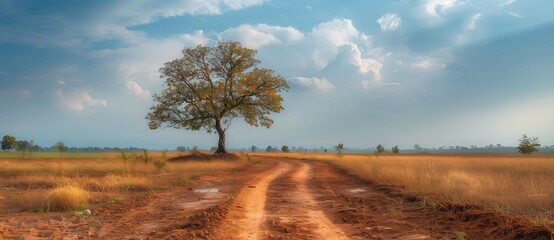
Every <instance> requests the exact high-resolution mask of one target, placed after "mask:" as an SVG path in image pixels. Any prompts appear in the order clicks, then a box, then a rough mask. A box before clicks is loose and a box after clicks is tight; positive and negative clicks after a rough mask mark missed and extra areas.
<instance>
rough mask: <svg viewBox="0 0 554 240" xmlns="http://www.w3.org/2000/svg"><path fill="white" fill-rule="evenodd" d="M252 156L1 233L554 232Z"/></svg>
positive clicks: (548, 235)
mask: <svg viewBox="0 0 554 240" xmlns="http://www.w3.org/2000/svg"><path fill="white" fill-rule="evenodd" d="M254 160H256V161H257V160H259V163H258V164H253V165H252V166H250V167H248V168H246V169H241V170H237V171H231V172H222V173H217V174H211V175H205V176H201V177H198V178H197V179H194V181H193V182H192V183H191V184H189V185H187V186H185V187H176V188H174V189H170V190H168V191H166V192H161V193H152V194H145V195H144V196H139V197H136V198H133V199H129V200H126V201H121V202H118V203H115V204H110V205H106V206H103V207H101V208H98V209H93V213H94V214H93V216H92V217H90V218H76V217H72V216H63V215H62V217H61V219H59V216H57V215H55V214H51V215H44V216H42V217H41V218H42V219H38V220H37V219H36V217H35V218H31V217H29V216H26V215H20V216H11V218H10V219H8V220H5V219H4V218H0V238H1V239H11V238H14V239H16V238H20V239H26V238H29V239H401V240H410V239H414V240H415V239H552V232H551V231H550V230H548V229H546V228H545V227H543V226H533V225H531V224H530V222H529V221H528V220H526V219H523V218H521V217H514V216H509V215H505V214H502V213H497V212H493V211H489V210H485V209H483V208H482V207H480V206H476V205H470V204H453V203H448V202H444V201H441V200H440V198H439V197H435V196H434V195H431V194H414V193H410V192H408V191H406V190H404V189H402V188H400V187H397V186H388V185H382V184H378V183H374V182H368V181H364V180H361V179H359V178H358V177H357V176H355V175H353V174H351V173H349V172H347V171H345V170H341V169H338V168H336V167H334V166H332V165H330V164H327V163H323V162H317V161H301V160H292V159H276V158H255V159H254ZM48 218H54V219H57V220H55V221H52V220H51V219H48ZM32 221H35V222H32ZM37 221H39V222H37ZM38 223H40V224H38ZM34 226H38V227H34ZM49 226H50V227H49Z"/></svg>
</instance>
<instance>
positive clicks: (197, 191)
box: [194, 188, 219, 193]
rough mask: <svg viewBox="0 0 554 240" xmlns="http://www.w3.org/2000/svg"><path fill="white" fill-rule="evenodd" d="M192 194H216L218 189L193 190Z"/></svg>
mask: <svg viewBox="0 0 554 240" xmlns="http://www.w3.org/2000/svg"><path fill="white" fill-rule="evenodd" d="M194 192H196V193H217V192H219V188H202V189H195V190H194Z"/></svg>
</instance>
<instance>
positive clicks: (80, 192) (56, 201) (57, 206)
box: [47, 186, 90, 211]
mask: <svg viewBox="0 0 554 240" xmlns="http://www.w3.org/2000/svg"><path fill="white" fill-rule="evenodd" d="M89 198H90V195H89V194H88V192H87V191H85V190H84V189H82V188H80V187H76V186H62V187H57V188H55V189H53V190H52V191H50V192H49V193H48V197H47V202H48V210H50V211H66V210H72V209H78V208H82V207H84V205H85V204H86V202H87V201H88V199H89Z"/></svg>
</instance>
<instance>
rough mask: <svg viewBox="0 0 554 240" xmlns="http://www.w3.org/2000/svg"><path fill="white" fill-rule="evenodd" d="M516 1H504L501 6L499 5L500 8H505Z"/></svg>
mask: <svg viewBox="0 0 554 240" xmlns="http://www.w3.org/2000/svg"><path fill="white" fill-rule="evenodd" d="M516 1H517V0H506V1H504V2H503V3H502V4H500V7H506V6H508V5H512V4H513V3H515V2H516Z"/></svg>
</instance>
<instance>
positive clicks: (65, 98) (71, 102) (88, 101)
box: [54, 89, 108, 111]
mask: <svg viewBox="0 0 554 240" xmlns="http://www.w3.org/2000/svg"><path fill="white" fill-rule="evenodd" d="M54 94H55V95H56V97H57V98H58V100H59V101H60V102H61V103H62V104H63V106H64V107H65V108H67V109H69V110H72V111H83V110H84V109H85V105H88V106H103V107H107V106H108V101H106V100H105V99H100V98H93V97H91V96H90V94H89V93H88V92H86V91H73V92H71V93H69V94H64V93H63V91H62V90H61V89H57V90H55V91H54Z"/></svg>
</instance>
